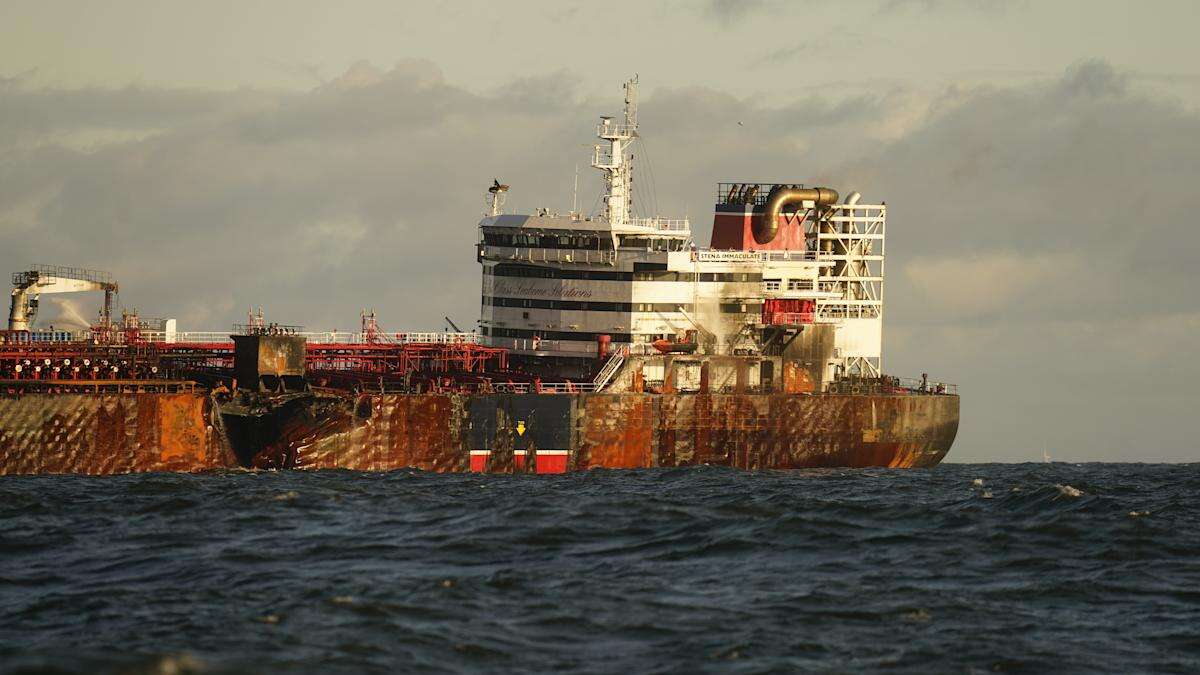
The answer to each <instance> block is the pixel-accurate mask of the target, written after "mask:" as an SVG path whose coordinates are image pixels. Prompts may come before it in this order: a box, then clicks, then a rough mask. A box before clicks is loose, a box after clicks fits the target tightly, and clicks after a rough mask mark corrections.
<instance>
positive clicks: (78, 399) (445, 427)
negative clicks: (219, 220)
mask: <svg viewBox="0 0 1200 675" xmlns="http://www.w3.org/2000/svg"><path fill="white" fill-rule="evenodd" d="M219 409H220V406H219V405H218V404H215V403H213V400H212V399H211V398H210V397H209V396H206V395H204V394H201V393H176V394H166V393H144V394H112V395H103V394H101V395H88V394H55V395H46V394H33V395H25V396H20V397H10V398H0V474H17V473H78V474H115V473H129V472H138V471H201V470H206V469H215V468H222V467H237V466H250V467H256V468H274V469H332V468H340V469H353V470H360V471H387V470H392V469H400V468H408V467H413V468H418V469H422V470H426V471H434V472H461V471H470V470H475V471H487V472H501V473H509V472H520V471H530V472H532V471H537V472H539V473H546V472H556V471H562V470H587V469H592V468H608V469H639V468H649V467H675V466H689V465H697V464H710V465H719V466H729V467H735V468H741V469H797V468H808V467H929V466H933V465H936V464H937V463H938V462H940V461H941V460H942V458H943V457H945V455H946V453H947V452H948V451H949V449H950V446H951V444H953V442H954V437H955V435H956V433H957V431H958V418H959V399H958V397H957V396H951V395H869V396H852V395H843V396H839V395H806V394H783V393H776V394H699V393H684V394H639V393H621V394H578V395H538V394H527V395H508V394H492V395H467V394H413V395H409V394H362V395H358V396H353V395H351V394H348V393H345V394H322V395H311V396H308V397H307V398H305V397H300V398H297V397H291V398H288V399H287V400H286V403H285V404H280V405H278V406H277V407H274V408H271V409H270V412H269V414H265V415H257V416H253V415H245V414H232V413H229V412H228V411H227V412H226V414H215V413H216V412H217V411H218V410H219Z"/></svg>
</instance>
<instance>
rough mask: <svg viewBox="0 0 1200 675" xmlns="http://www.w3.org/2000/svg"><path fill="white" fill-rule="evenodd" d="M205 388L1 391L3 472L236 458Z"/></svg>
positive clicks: (210, 463) (124, 469) (108, 469)
mask: <svg viewBox="0 0 1200 675" xmlns="http://www.w3.org/2000/svg"><path fill="white" fill-rule="evenodd" d="M213 412H214V411H213V405H212V402H211V400H210V399H209V397H208V395H206V394H203V393H190V392H189V393H170V394H168V393H141V394H28V395H24V396H19V397H0V475H3V474H48V473H70V474H118V473H134V472H142V471H201V470H205V469H214V468H220V467H229V466H236V465H237V462H236V459H235V458H234V456H233V453H232V452H231V451H230V449H229V446H228V444H227V443H226V439H225V436H224V434H223V433H222V432H221V430H220V428H219V426H220V424H219V422H218V423H217V424H216V425H214V421H216V416H215V415H214V414H213Z"/></svg>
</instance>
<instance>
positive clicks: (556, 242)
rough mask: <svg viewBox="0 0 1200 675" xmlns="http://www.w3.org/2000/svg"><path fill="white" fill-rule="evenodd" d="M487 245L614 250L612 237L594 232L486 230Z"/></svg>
mask: <svg viewBox="0 0 1200 675" xmlns="http://www.w3.org/2000/svg"><path fill="white" fill-rule="evenodd" d="M483 243H484V245H485V246H512V247H515V248H573V249H581V250H586V251H601V250H607V251H611V250H612V239H610V238H608V237H598V236H596V235H594V234H548V233H545V232H515V233H513V232H484V233H483Z"/></svg>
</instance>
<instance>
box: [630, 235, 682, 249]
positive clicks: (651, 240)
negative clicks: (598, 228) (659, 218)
mask: <svg viewBox="0 0 1200 675" xmlns="http://www.w3.org/2000/svg"><path fill="white" fill-rule="evenodd" d="M618 239H619V240H620V246H621V248H629V249H638V250H642V251H682V250H683V244H684V241H683V240H682V239H670V238H660V237H643V236H634V235H625V236H622V237H618Z"/></svg>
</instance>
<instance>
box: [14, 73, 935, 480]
mask: <svg viewBox="0 0 1200 675" xmlns="http://www.w3.org/2000/svg"><path fill="white" fill-rule="evenodd" d="M596 137H597V141H598V142H597V143H596V144H595V145H594V147H593V153H592V157H591V165H592V167H593V168H595V169H596V170H598V171H599V172H600V173H601V174H602V176H603V178H604V192H603V195H602V201H601V204H602V209H601V210H600V212H598V213H594V214H588V215H585V214H583V213H581V212H579V211H578V210H576V209H574V208H573V209H572V210H571V211H569V212H567V213H555V212H552V211H550V210H549V209H538V210H537V211H536V212H535V213H532V214H509V213H505V211H504V206H505V201H506V198H507V196H508V193H509V191H510V189H511V188H510V186H508V185H505V184H503V183H501V182H500V180H499V179H496V180H493V182H492V184H491V186H490V187H489V188H488V189H487V192H486V197H485V199H486V201H485V204H486V212H485V213H484V215H483V218H482V220H481V221H480V222H479V224H478V231H479V240H478V244H477V246H476V251H475V255H476V260H477V262H478V263H479V264H480V267H481V272H482V281H481V289H482V293H481V296H482V297H481V310H480V319H479V323H478V326H477V327H476V329H475V330H471V331H462V330H460V329H458V328H457V327H456V326H453V324H452V322H451V327H452V328H453V329H454V330H453V332H422V333H414V332H400V333H395V332H386V331H384V330H382V329H380V327H379V325H378V323H377V319H376V316H375V313H374V312H373V311H371V312H367V311H365V310H364V311H363V313H362V315H361V321H362V323H361V327H360V330H359V331H357V332H355V333H319V332H307V331H305V330H304V328H303V327H300V326H289V325H281V324H276V323H268V322H267V321H266V320H265V318H264V315H263V312H262V310H261V309H260V310H259V311H258V312H257V313H254V312H251V313H249V314H248V316H247V322H246V323H245V324H241V325H236V326H234V328H233V330H231V331H210V332H186V331H180V330H177V327H176V325H175V322H174V321H173V320H148V319H143V318H141V317H139V316H138V315H137V314H136V313H135V312H134V313H131V312H125V313H123V314H122V316H121V318H120V319H119V320H117V319H115V318H114V316H113V313H114V311H115V310H114V302H115V297H116V293H117V291H118V286H117V284H116V282H115V281H114V280H113V279H112V277H111V275H108V274H106V273H103V272H96V271H92V270H85V269H77V268H64V267H54V266H46V265H35V266H31V267H30V268H29V269H28V270H25V271H22V272H19V273H17V274H15V275H14V276H13V292H12V304H11V306H10V312H9V324H8V330H6V331H3V332H0V473H5V474H14V473H88V474H96V473H101V474H104V473H126V472H136V471H200V470H208V469H216V468H232V467H248V468H264V469H268V468H269V469H319V468H345V469H356V470H367V471H385V470H392V469H399V468H408V467H411V468H417V469H423V470H429V471H476V472H506V473H508V472H528V473H561V472H564V471H572V470H586V469H594V468H610V469H641V468H652V467H675V466H688V465H698V464H710V465H720V466H729V467H737V468H742V469H797V468H807V467H875V466H878V467H929V466H933V465H936V464H937V463H939V462H940V461H941V460H942V458H943V457H945V455H946V453H947V452H948V451H949V449H950V447H951V445H952V444H953V441H954V437H955V435H956V433H957V430H958V422H959V397H958V392H957V388H956V387H955V386H954V385H951V384H946V383H941V382H935V381H932V380H930V379H929V378H928V376H925V375H922V376H921V378H920V379H906V378H900V377H895V376H892V375H889V374H886V373H885V371H884V366H883V288H884V260H885V256H884V243H885V235H886V226H887V205H886V204H885V203H883V202H879V203H868V202H865V201H864V200H863V199H862V197H861V196H860V195H859V194H858V193H857V192H849V193H848V194H847V195H845V196H844V197H843V196H842V195H841V194H840V193H839V191H837V190H835V189H833V188H829V187H816V186H806V185H803V184H800V183H796V182H786V181H779V182H763V181H733V182H722V183H718V184H717V188H716V193H715V200H714V201H715V206H714V213H713V221H712V223H713V224H712V231H711V241H710V244H709V246H708V247H700V246H697V244H696V242H695V240H694V239H693V234H692V228H691V224H690V222H689V221H688V219H686V218H682V219H671V218H664V217H660V216H658V215H645V214H639V213H637V211H636V209H635V208H634V204H635V202H634V189H633V185H634V161H633V160H634V148H635V146H636V143H637V142H638V139H639V125H638V121H637V80H636V78H635V79H633V80H630V81H628V82H626V83H625V105H624V109H623V110H622V114H621V115H620V116H619V117H607V116H606V117H601V118H600V122H599V124H598V125H597V128H596ZM84 291H102V292H103V293H104V297H105V301H104V305H103V308H102V310H101V311H100V317H99V320H98V321H97V322H96V324H95V325H93V326H90V327H89V328H88V329H87V330H85V331H82V332H80V331H63V330H61V329H60V330H53V329H49V328H47V329H39V328H37V327H36V316H37V309H38V302H39V299H40V296H41V295H43V294H48V293H70V292H84ZM448 322H449V320H448Z"/></svg>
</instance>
